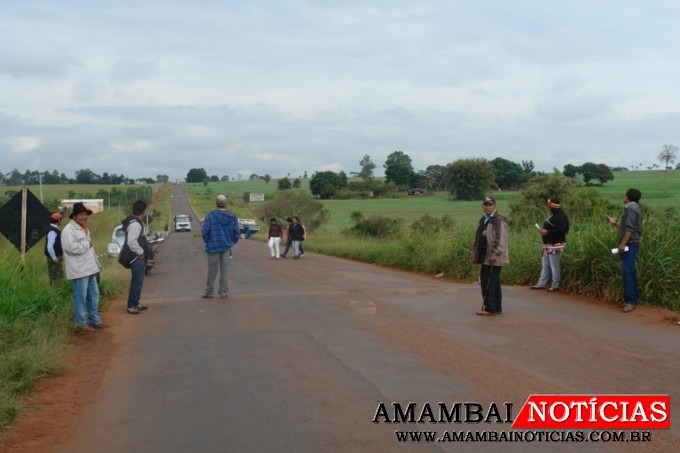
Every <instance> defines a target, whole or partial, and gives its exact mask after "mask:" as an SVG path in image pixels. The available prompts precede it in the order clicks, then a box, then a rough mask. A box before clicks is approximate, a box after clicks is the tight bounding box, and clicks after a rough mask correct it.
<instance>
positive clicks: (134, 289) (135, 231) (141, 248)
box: [123, 200, 149, 315]
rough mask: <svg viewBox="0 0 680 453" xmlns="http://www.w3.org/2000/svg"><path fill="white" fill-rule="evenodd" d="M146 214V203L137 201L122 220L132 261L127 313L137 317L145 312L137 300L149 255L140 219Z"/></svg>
mask: <svg viewBox="0 0 680 453" xmlns="http://www.w3.org/2000/svg"><path fill="white" fill-rule="evenodd" d="M145 213H146V202H145V201H143V200H137V201H135V202H134V203H133V204H132V215H130V216H128V217H127V218H125V220H123V231H125V244H124V245H123V248H125V246H127V247H128V248H129V249H130V252H131V256H132V259H131V260H130V263H129V264H130V271H131V278H130V291H129V293H128V303H127V312H128V313H130V314H131V315H138V314H139V312H140V311H143V310H146V309H147V308H148V307H147V306H146V305H141V304H140V303H139V299H140V298H141V296H142V285H143V284H144V272H145V271H146V260H147V258H148V255H149V243H148V241H147V239H146V235H145V234H144V226H143V225H142V219H143V218H144V214H145Z"/></svg>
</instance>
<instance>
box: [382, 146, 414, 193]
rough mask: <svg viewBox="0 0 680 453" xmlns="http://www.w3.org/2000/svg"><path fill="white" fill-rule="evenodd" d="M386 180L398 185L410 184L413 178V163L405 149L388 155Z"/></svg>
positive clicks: (385, 165)
mask: <svg viewBox="0 0 680 453" xmlns="http://www.w3.org/2000/svg"><path fill="white" fill-rule="evenodd" d="M383 168H385V181H386V182H393V183H395V184H396V185H398V186H409V185H410V183H411V180H412V179H413V173H414V172H413V165H412V164H411V158H410V157H409V156H408V154H405V153H404V152H403V151H394V152H393V153H392V154H390V155H389V156H387V160H385V164H384V165H383Z"/></svg>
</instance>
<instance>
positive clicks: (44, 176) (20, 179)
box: [0, 168, 170, 186]
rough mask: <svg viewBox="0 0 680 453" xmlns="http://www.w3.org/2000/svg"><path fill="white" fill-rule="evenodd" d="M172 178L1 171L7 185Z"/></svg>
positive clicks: (115, 182)
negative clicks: (73, 175)
mask: <svg viewBox="0 0 680 453" xmlns="http://www.w3.org/2000/svg"><path fill="white" fill-rule="evenodd" d="M169 180H170V177H169V176H167V175H156V178H155V179H154V178H137V179H133V178H128V177H126V176H125V175H122V174H120V175H119V174H116V173H113V174H109V173H108V172H104V173H102V174H101V175H99V174H97V173H95V172H94V171H92V170H90V169H89V168H84V169H80V170H78V171H76V172H75V177H73V178H69V177H68V176H66V174H65V173H60V172H59V171H57V170H52V171H38V170H26V171H25V172H23V173H21V172H20V171H19V170H17V169H16V168H15V169H14V170H12V171H10V172H9V173H6V174H3V173H2V172H0V184H2V185H6V186H21V185H38V184H47V185H51V184H106V185H119V184H153V183H166V182H168V181H169Z"/></svg>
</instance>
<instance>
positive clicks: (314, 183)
mask: <svg viewBox="0 0 680 453" xmlns="http://www.w3.org/2000/svg"><path fill="white" fill-rule="evenodd" d="M327 186H328V187H327ZM345 187H347V175H346V174H345V172H340V173H335V172H332V171H322V172H318V171H317V172H315V173H314V174H313V175H312V178H311V179H310V180H309V189H310V191H311V192H312V194H313V195H317V196H319V197H321V198H331V197H332V196H333V195H335V192H337V191H338V190H340V189H343V188H345ZM331 188H332V189H331Z"/></svg>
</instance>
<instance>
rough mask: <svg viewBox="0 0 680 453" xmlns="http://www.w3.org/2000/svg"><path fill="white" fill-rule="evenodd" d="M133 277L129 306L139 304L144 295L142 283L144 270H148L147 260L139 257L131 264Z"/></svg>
mask: <svg viewBox="0 0 680 453" xmlns="http://www.w3.org/2000/svg"><path fill="white" fill-rule="evenodd" d="M130 271H131V273H132V278H131V279H130V292H129V293H128V303H127V306H128V308H132V307H136V306H138V305H139V299H140V298H141V297H142V285H143V284H144V271H146V260H145V259H144V258H137V259H136V260H135V261H134V262H133V263H132V265H131V266H130Z"/></svg>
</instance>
